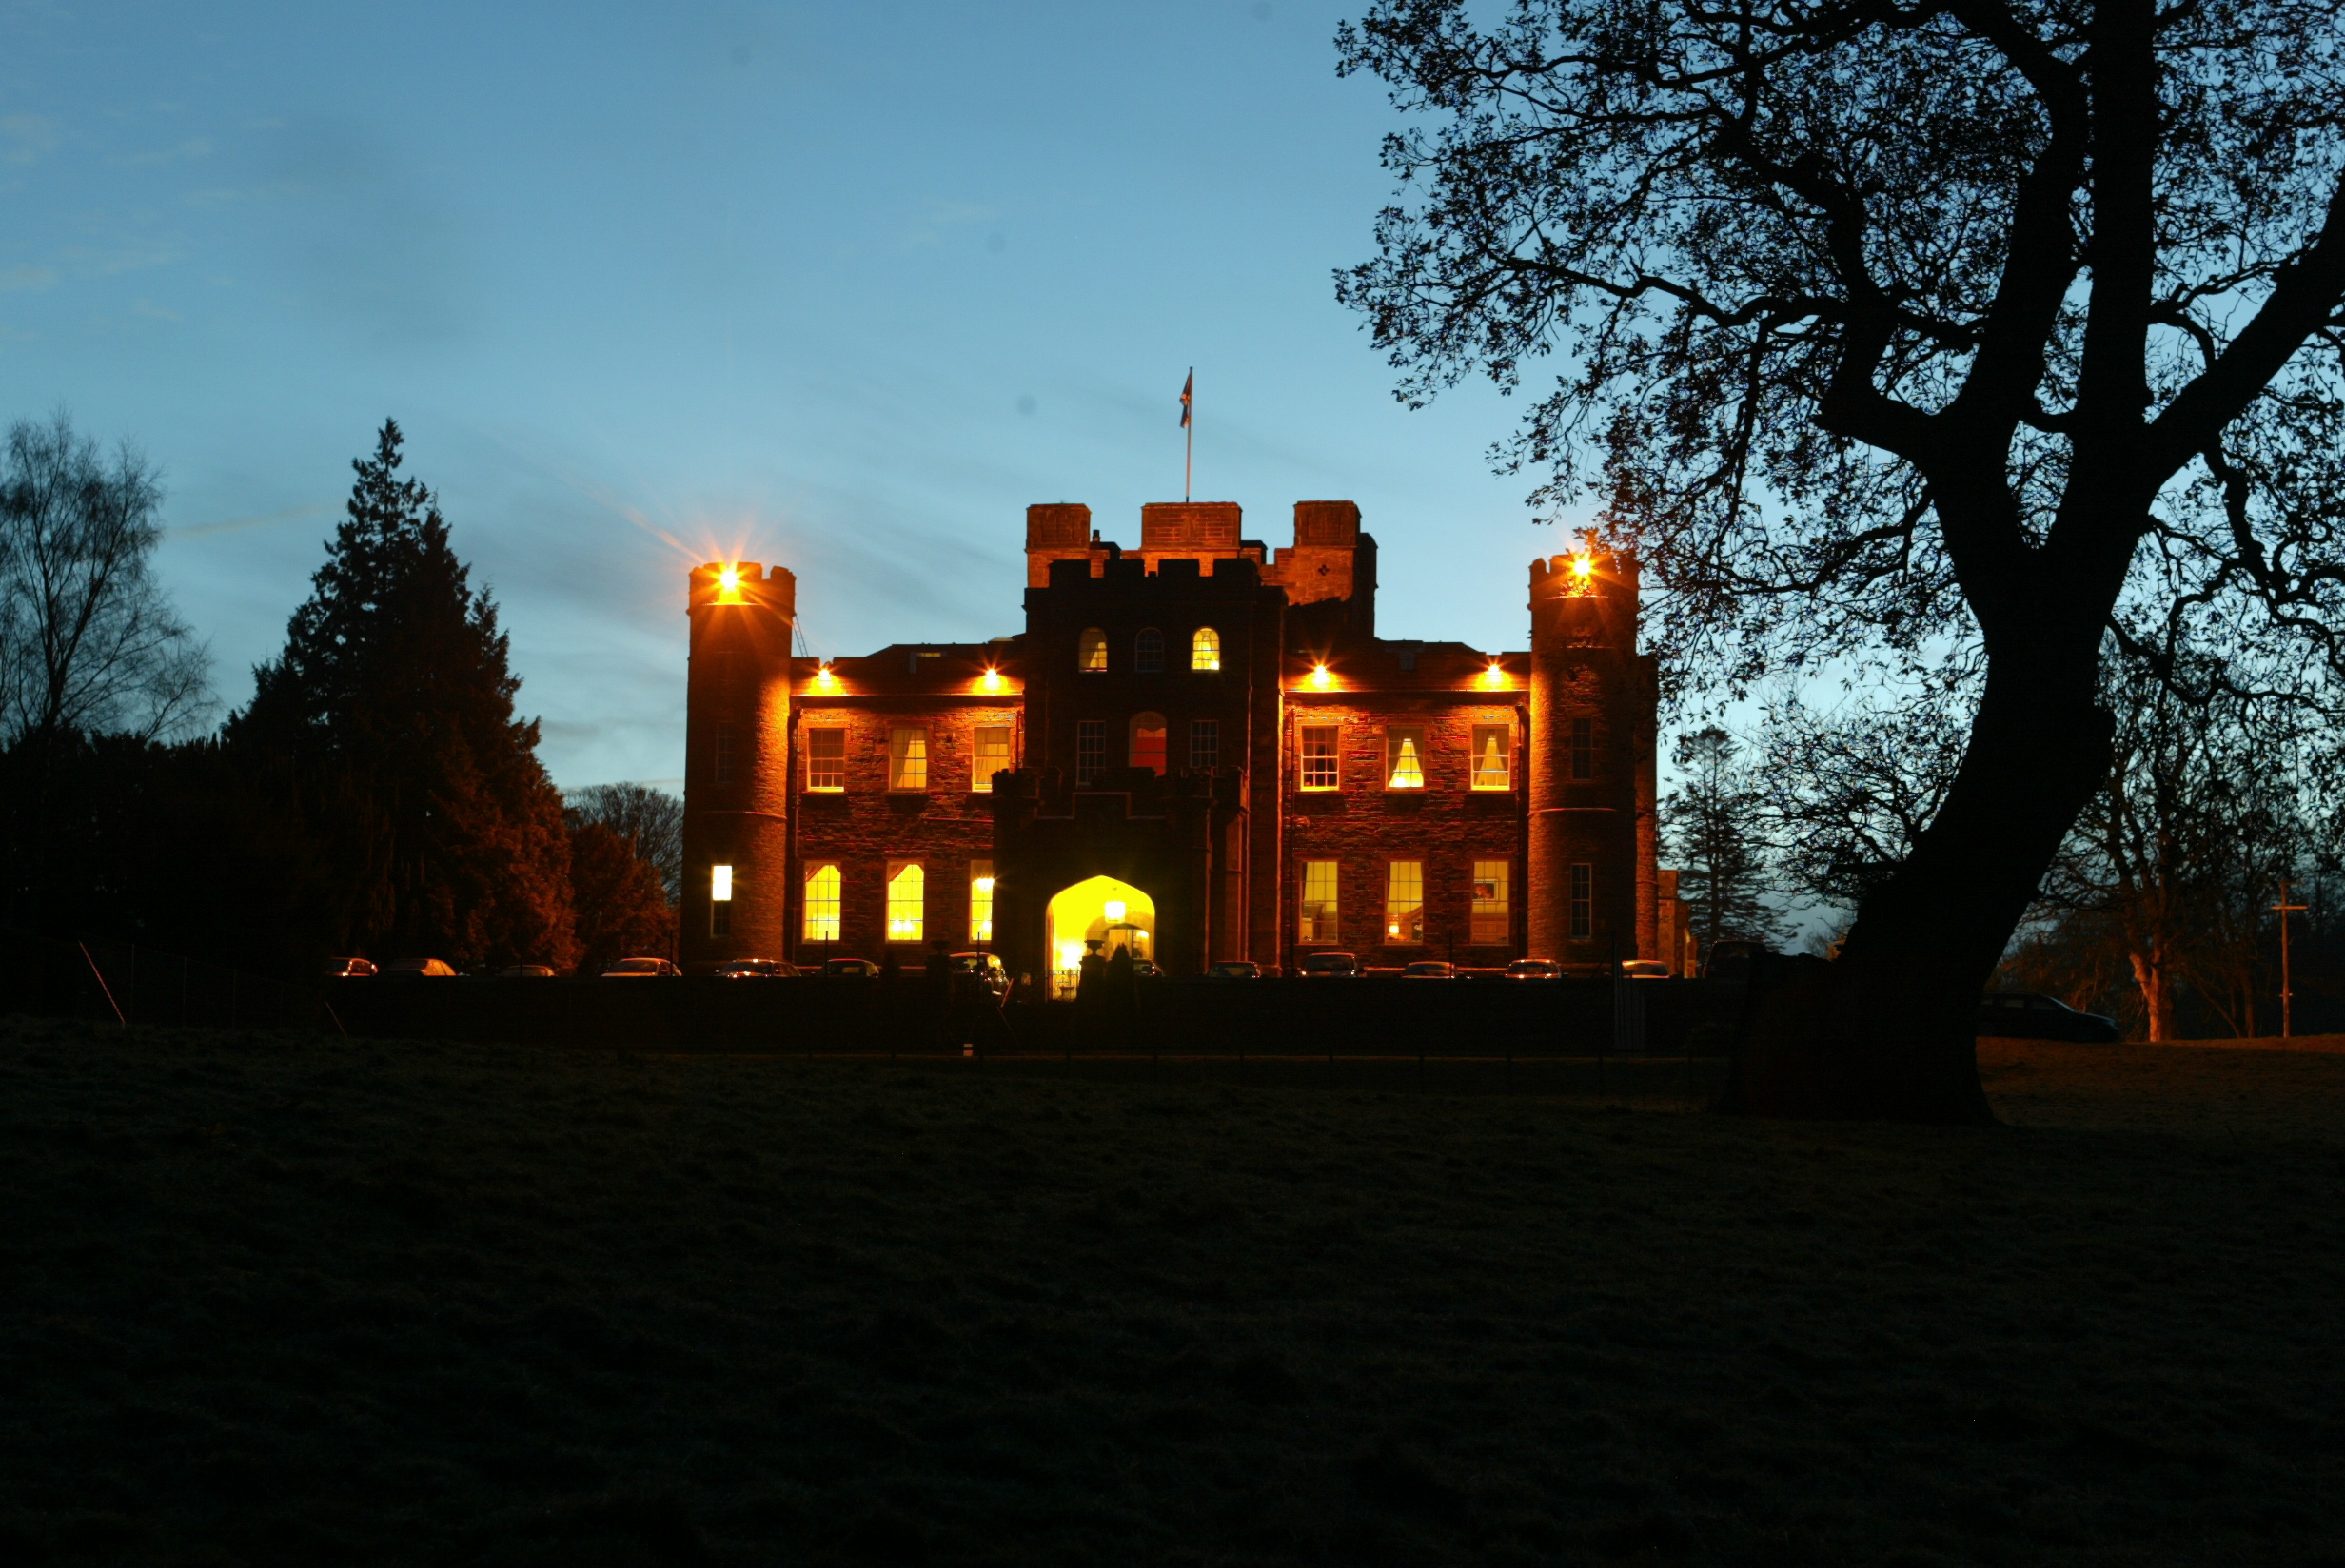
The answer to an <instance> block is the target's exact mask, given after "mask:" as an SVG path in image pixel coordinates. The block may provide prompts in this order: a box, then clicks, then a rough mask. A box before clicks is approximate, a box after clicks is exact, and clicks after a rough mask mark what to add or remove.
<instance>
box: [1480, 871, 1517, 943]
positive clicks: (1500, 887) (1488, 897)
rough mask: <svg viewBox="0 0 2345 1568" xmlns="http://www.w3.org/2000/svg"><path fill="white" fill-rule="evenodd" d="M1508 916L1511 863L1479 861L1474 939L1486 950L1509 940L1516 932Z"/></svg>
mask: <svg viewBox="0 0 2345 1568" xmlns="http://www.w3.org/2000/svg"><path fill="white" fill-rule="evenodd" d="M1507 912H1508V911H1507V863H1506V862H1505V861H1504V860H1477V861H1475V862H1474V908H1473V939H1474V940H1475V941H1476V942H1479V943H1482V944H1484V945H1485V946H1488V945H1490V944H1494V943H1499V942H1504V941H1506V940H1508V938H1509V937H1510V936H1511V935H1512V934H1513V931H1512V928H1511V926H1510V925H1509V923H1508V918H1507Z"/></svg>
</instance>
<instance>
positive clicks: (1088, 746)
mask: <svg viewBox="0 0 2345 1568" xmlns="http://www.w3.org/2000/svg"><path fill="white" fill-rule="evenodd" d="M1107 765H1108V721H1107V720H1106V719H1104V718H1081V719H1077V720H1075V724H1074V781H1075V783H1076V784H1078V785H1082V784H1088V783H1090V782H1091V781H1092V780H1093V779H1094V778H1097V777H1098V776H1099V771H1100V770H1101V769H1102V768H1105V767H1106V766H1107Z"/></svg>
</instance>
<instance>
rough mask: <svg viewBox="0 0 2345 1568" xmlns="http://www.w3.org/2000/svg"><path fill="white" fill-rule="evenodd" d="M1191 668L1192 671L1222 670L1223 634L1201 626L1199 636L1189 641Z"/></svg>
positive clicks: (1198, 631) (1209, 627) (1198, 629)
mask: <svg viewBox="0 0 2345 1568" xmlns="http://www.w3.org/2000/svg"><path fill="white" fill-rule="evenodd" d="M1189 667H1190V668H1191V669H1192V670H1218V669H1220V668H1221V634H1220V633H1219V632H1216V631H1214V630H1213V629H1212V627H1211V626H1200V627H1198V628H1197V635H1196V636H1195V637H1192V638H1190V641H1189Z"/></svg>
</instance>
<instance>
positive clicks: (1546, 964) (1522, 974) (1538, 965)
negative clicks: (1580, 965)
mask: <svg viewBox="0 0 2345 1568" xmlns="http://www.w3.org/2000/svg"><path fill="white" fill-rule="evenodd" d="M1563 977H1564V966H1563V965H1561V964H1559V963H1557V962H1556V961H1555V960H1554V959H1552V958H1518V959H1516V960H1515V961H1514V962H1513V963H1511V964H1508V966H1507V978H1508V979H1509V980H1561V979H1562V978H1563Z"/></svg>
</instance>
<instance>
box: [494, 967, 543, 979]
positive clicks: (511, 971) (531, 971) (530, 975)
mask: <svg viewBox="0 0 2345 1568" xmlns="http://www.w3.org/2000/svg"><path fill="white" fill-rule="evenodd" d="M489 978H490V979H492V980H551V979H553V978H555V975H554V966H553V965H551V964H507V965H506V966H505V967H504V968H502V969H501V970H498V971H497V972H496V973H494V974H492V975H490V976H489Z"/></svg>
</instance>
